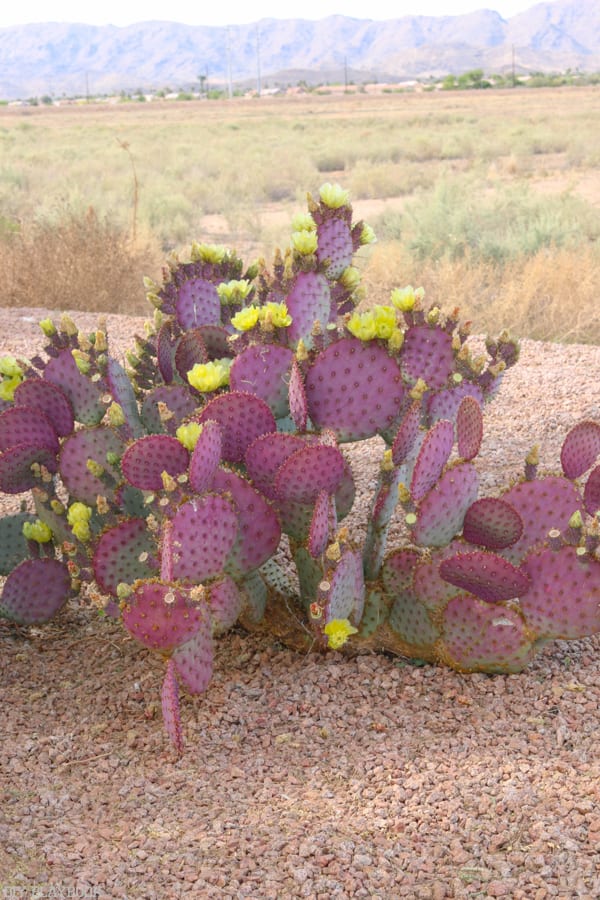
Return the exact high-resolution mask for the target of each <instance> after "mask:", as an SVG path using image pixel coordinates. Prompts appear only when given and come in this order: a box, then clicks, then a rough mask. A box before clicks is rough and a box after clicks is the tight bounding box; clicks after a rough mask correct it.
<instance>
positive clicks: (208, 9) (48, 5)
mask: <svg viewBox="0 0 600 900" xmlns="http://www.w3.org/2000/svg"><path fill="white" fill-rule="evenodd" d="M535 2H536V0H489V2H485V0H483V2H477V0H419V2H418V3H415V2H414V0H412V2H409V0H398V2H396V3H390V0H370V2H368V3H365V2H364V0H301V2H299V3H293V4H292V3H290V4H289V5H287V4H284V5H283V7H282V4H281V2H277V0H252V2H251V3H244V2H242V0H217V2H212V3H210V2H206V0H170V2H168V3H165V2H164V0H139V2H137V0H135V2H117V0H101V2H98V3H82V2H81V0H52V2H48V0H20V2H17V3H11V2H8V3H2V9H1V10H0V28H5V27H7V26H9V25H26V24H30V23H34V22H86V23H89V24H91V25H108V24H111V25H131V24H132V23H133V22H148V21H150V20H153V19H159V20H163V21H170V22H184V23H185V24H186V25H241V24H243V23H246V22H256V21H257V20H259V19H263V18H277V19H292V18H302V19H322V18H324V17H325V16H329V15H335V14H339V15H344V16H353V17H354V18H356V19H390V18H400V17H402V16H408V15H415V14H418V15H423V16H452V15H461V14H462V13H468V12H473V11H474V10H477V9H493V10H495V11H496V12H498V13H500V15H501V16H503V18H505V19H507V18H509V17H510V16H514V15H515V14H516V13H519V12H523V10H526V9H529V8H530V7H531V6H534V5H535Z"/></svg>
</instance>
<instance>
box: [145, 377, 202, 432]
mask: <svg viewBox="0 0 600 900" xmlns="http://www.w3.org/2000/svg"><path fill="white" fill-rule="evenodd" d="M159 403H163V404H164V405H165V407H166V408H167V410H168V411H169V412H171V413H172V414H173V415H172V416H170V417H169V418H167V419H166V420H165V421H163V420H162V419H161V416H160V412H159V406H158V404H159ZM197 409H198V401H197V400H196V399H195V398H194V397H193V395H192V394H191V393H190V391H189V389H188V388H187V387H184V386H183V385H182V384H161V385H159V386H158V387H156V388H153V390H151V391H150V392H149V393H148V394H146V396H145V397H144V400H143V402H142V409H141V419H142V422H143V423H144V426H145V428H146V430H147V431H149V432H151V433H152V434H162V433H164V432H167V433H168V434H171V435H174V434H175V432H176V431H177V429H178V428H179V426H180V425H181V423H182V422H183V420H184V419H186V418H188V417H189V416H191V415H192V413H195V412H196V411H197Z"/></svg>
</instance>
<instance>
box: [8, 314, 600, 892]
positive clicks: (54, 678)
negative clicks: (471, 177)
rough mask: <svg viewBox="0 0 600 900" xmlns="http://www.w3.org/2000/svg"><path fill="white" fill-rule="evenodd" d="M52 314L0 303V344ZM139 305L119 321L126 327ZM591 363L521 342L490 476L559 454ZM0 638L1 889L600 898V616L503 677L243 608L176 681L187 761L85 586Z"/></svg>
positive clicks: (502, 404)
mask: <svg viewBox="0 0 600 900" xmlns="http://www.w3.org/2000/svg"><path fill="white" fill-rule="evenodd" d="M44 315H45V312H44V311H42V310H20V311H19V313H17V318H16V319H15V313H14V311H13V312H11V314H10V318H9V317H8V315H7V314H5V312H4V311H0V317H1V318H2V319H4V321H3V326H4V327H3V328H2V334H3V338H2V340H1V341H0V352H1V353H6V352H17V353H21V354H23V353H26V352H29V353H31V352H33V350H34V349H35V348H36V347H38V346H39V343H40V342H39V338H38V334H39V332H38V329H37V327H36V324H35V323H36V322H37V321H38V320H39V319H40V318H42V317H43V316H44ZM74 317H75V318H76V320H77V321H78V322H79V323H81V325H82V326H86V327H87V326H91V325H94V324H95V319H92V318H91V317H85V316H82V315H81V314H74ZM133 325H134V323H133V322H132V321H131V320H128V319H125V318H119V317H111V318H110V320H109V328H110V333H111V334H112V335H113V338H114V339H118V341H119V342H125V343H126V345H129V343H130V339H131V333H132V329H133ZM599 385H600V348H599V347H585V346H570V347H564V346H556V345H544V344H537V343H533V342H528V341H526V342H524V345H523V354H522V361H521V363H520V364H519V365H518V366H517V367H516V368H515V369H514V370H511V371H510V372H509V373H507V376H506V378H505V383H504V385H503V390H502V391H501V393H500V396H499V397H498V399H497V400H496V401H495V402H494V404H493V405H491V406H490V407H489V410H488V412H487V414H486V433H487V436H486V441H485V445H484V448H483V450H482V463H481V467H482V472H483V474H484V481H485V487H486V490H492V489H493V488H494V487H496V486H498V485H499V484H500V483H502V482H505V481H506V479H507V478H508V477H510V476H516V475H518V473H519V471H520V468H521V466H522V460H523V457H524V455H525V453H526V452H527V451H528V450H529V448H530V447H531V445H532V444H533V443H534V442H536V441H539V442H540V444H541V446H542V452H541V460H542V465H543V466H544V467H552V466H555V465H556V463H557V459H558V452H559V448H560V443H561V441H562V438H563V437H564V435H565V433H566V431H567V430H568V428H569V427H570V425H572V424H573V423H574V422H575V421H577V420H578V419H579V418H582V417H590V416H594V417H598V418H600V393H599ZM361 459H362V462H361ZM357 460H358V461H357V465H358V466H362V465H363V463H364V465H365V466H368V464H369V459H368V452H367V454H366V455H365V456H363V457H358V458H357ZM0 645H1V653H0V666H1V670H2V671H1V681H0V685H1V697H2V712H3V718H4V722H3V727H2V729H1V731H0V734H1V754H0V897H3V898H4V897H17V896H18V897H33V896H37V897H44V898H45V897H63V896H65V897H66V896H69V897H84V896H90V897H100V898H119V900H122V898H152V900H154V898H156V900H162V898H177V897H181V896H189V897H194V898H212V897H214V898H252V900H263V898H265V900H271V898H272V900H279V898H296V897H298V898H304V897H306V898H323V900H329V898H340V900H341V898H354V897H359V898H363V897H364V898H380V900H393V898H403V897H406V898H427V900H442V898H489V897H507V898H514V900H532V898H533V900H545V898H560V900H570V898H584V900H597V898H598V897H600V758H599V755H598V737H597V736H598V728H599V725H600V636H598V635H596V636H595V637H593V638H588V639H586V640H581V641H575V642H571V643H565V642H556V643H554V644H552V645H550V646H549V647H548V648H547V649H546V650H545V651H544V652H543V653H542V654H541V655H540V656H539V657H538V658H537V659H536V660H535V661H534V662H533V664H532V665H531V667H530V668H529V669H528V670H527V671H526V672H525V673H523V674H521V675H511V676H493V677H490V676H485V675H470V676H465V675H458V674H456V673H454V672H451V671H448V670H445V669H442V668H435V667H432V666H424V667H419V666H416V665H413V664H411V663H410V662H407V661H406V660H402V659H393V658H389V657H386V656H374V655H373V656H371V655H369V656H364V657H359V658H357V659H345V658H342V657H340V656H339V655H336V654H333V653H332V654H329V655H327V656H325V657H317V656H308V657H307V656H302V655H300V654H297V653H294V652H292V651H290V650H287V649H285V648H283V647H281V646H279V645H277V644H276V643H274V642H273V641H271V640H269V639H268V638H265V637H259V636H256V635H254V636H247V635H245V634H243V633H242V632H241V631H237V630H234V631H233V632H232V633H230V634H229V635H227V636H226V637H225V638H223V639H222V640H221V642H220V646H219V651H218V656H217V664H216V672H215V676H214V679H213V681H212V683H211V685H210V686H209V689H208V691H207V692H206V694H205V695H204V696H202V697H196V698H189V697H183V698H182V717H183V721H184V734H185V740H186V745H187V749H186V753H185V754H184V756H183V757H182V758H180V759H176V758H175V757H174V755H173V753H172V751H171V749H170V747H169V745H168V742H167V739H166V737H165V735H164V734H163V730H162V724H161V721H160V705H159V688H160V683H161V679H162V672H163V665H162V662H161V661H160V660H159V659H158V658H156V657H154V656H153V655H151V654H150V653H149V652H147V651H146V650H144V649H143V648H140V647H139V646H138V645H137V644H136V643H135V642H134V641H133V640H130V639H128V638H127V636H126V635H125V634H124V633H123V632H122V630H121V629H120V627H119V626H118V625H117V624H115V623H114V622H111V621H109V620H103V619H100V618H98V617H97V615H96V614H95V613H94V612H93V611H92V610H89V609H81V608H79V609H78V608H76V607H75V606H70V607H68V608H67V609H66V610H65V611H64V612H63V613H62V614H61V615H60V616H59V617H58V618H57V619H56V620H54V621H53V622H52V623H50V624H48V625H47V626H44V627H40V628H36V629H27V630H26V629H19V628H15V627H12V626H8V625H7V624H2V625H0Z"/></svg>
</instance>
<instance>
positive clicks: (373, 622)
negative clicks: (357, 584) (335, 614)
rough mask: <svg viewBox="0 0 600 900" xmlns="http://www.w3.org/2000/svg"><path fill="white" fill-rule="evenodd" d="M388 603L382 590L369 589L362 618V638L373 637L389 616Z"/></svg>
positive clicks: (360, 631)
mask: <svg viewBox="0 0 600 900" xmlns="http://www.w3.org/2000/svg"><path fill="white" fill-rule="evenodd" d="M388 612H389V611H388V604H387V602H386V599H385V597H384V595H383V594H382V593H381V591H369V593H368V594H367V595H366V597H365V605H364V607H363V613H362V616H361V619H360V625H359V628H358V634H359V637H361V638H368V637H371V635H372V634H375V632H376V631H377V629H378V628H379V627H380V625H383V623H384V622H385V621H386V619H387V617H388Z"/></svg>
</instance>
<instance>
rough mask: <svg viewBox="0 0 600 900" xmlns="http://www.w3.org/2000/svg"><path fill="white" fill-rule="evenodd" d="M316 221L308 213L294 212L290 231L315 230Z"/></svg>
mask: <svg viewBox="0 0 600 900" xmlns="http://www.w3.org/2000/svg"><path fill="white" fill-rule="evenodd" d="M316 227H317V223H316V222H315V220H314V219H313V217H312V216H311V214H310V213H305V212H301V213H296V215H295V216H294V218H293V219H292V231H315V229H316Z"/></svg>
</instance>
